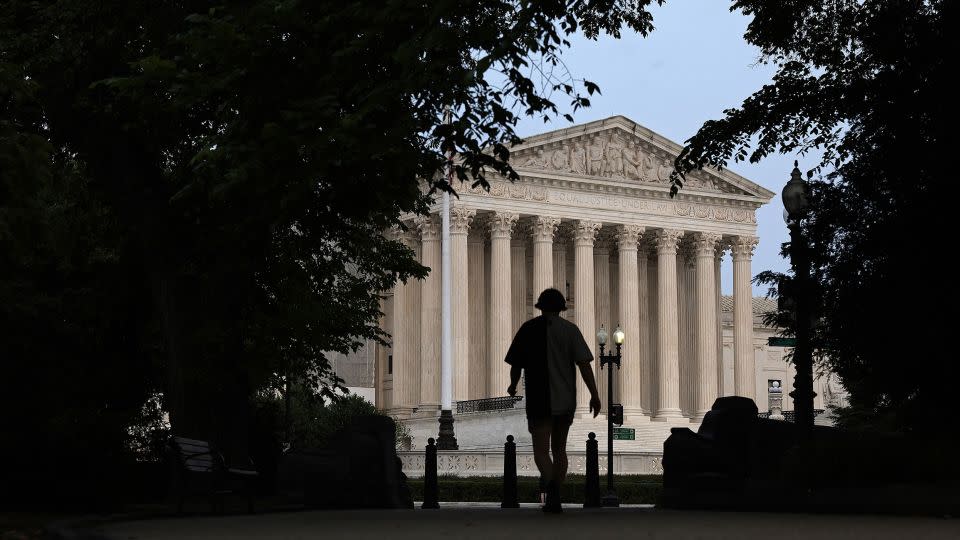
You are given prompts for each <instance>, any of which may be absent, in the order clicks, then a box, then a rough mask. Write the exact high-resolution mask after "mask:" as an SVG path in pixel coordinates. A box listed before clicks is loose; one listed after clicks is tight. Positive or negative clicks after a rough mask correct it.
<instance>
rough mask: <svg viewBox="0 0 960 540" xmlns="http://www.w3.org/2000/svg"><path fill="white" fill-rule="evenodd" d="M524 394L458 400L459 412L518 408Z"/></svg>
mask: <svg viewBox="0 0 960 540" xmlns="http://www.w3.org/2000/svg"><path fill="white" fill-rule="evenodd" d="M522 400H523V396H504V397H495V398H484V399H471V400H467V401H458V402H457V414H463V413H473V412H490V411H506V410H509V409H513V408H516V405H517V403H519V402H520V401H522Z"/></svg>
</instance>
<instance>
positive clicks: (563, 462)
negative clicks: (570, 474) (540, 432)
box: [550, 416, 572, 485]
mask: <svg viewBox="0 0 960 540" xmlns="http://www.w3.org/2000/svg"><path fill="white" fill-rule="evenodd" d="M571 422H572V418H568V417H567V416H554V417H553V426H552V428H553V429H552V430H551V437H550V438H551V441H550V443H551V449H552V450H553V478H554V479H555V480H556V482H557V485H562V484H563V482H564V481H565V480H566V479H567V435H568V434H569V433H570V424H571Z"/></svg>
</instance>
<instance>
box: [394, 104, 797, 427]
mask: <svg viewBox="0 0 960 540" xmlns="http://www.w3.org/2000/svg"><path fill="white" fill-rule="evenodd" d="M679 151H680V146H679V145H678V144H676V143H673V142H671V141H669V140H667V139H665V138H663V137H661V136H659V135H657V134H655V133H653V132H651V131H649V130H647V129H646V128H643V127H641V126H639V125H637V124H636V123H634V122H632V121H631V120H629V119H627V118H624V117H622V116H615V117H611V118H607V119H605V120H600V121H596V122H590V123H587V124H583V125H578V126H574V127H570V128H566V129H561V130H557V131H552V132H549V133H544V134H541V135H537V136H533V137H530V138H528V139H527V140H526V141H525V142H524V143H523V144H522V145H519V146H517V147H514V148H513V149H512V157H511V161H512V162H513V163H514V164H515V169H516V171H517V172H518V173H519V175H520V180H518V181H516V182H514V183H510V182H508V181H506V180H504V179H502V178H499V177H496V176H493V175H491V176H490V177H488V179H489V181H490V190H489V191H486V190H483V189H479V188H478V189H465V190H462V191H461V192H460V197H459V199H454V200H455V203H454V204H453V207H452V209H451V220H450V221H451V236H450V240H451V246H450V247H451V258H452V276H453V285H452V288H453V290H452V313H451V321H452V329H453V349H452V358H453V360H452V365H453V399H454V401H464V400H472V399H479V398H489V397H501V396H505V395H506V388H507V385H508V382H509V371H508V366H506V364H504V363H503V357H504V354H505V352H506V350H507V347H508V346H509V344H510V341H511V339H512V337H513V334H514V333H515V332H516V330H517V328H518V327H519V325H520V324H522V322H523V321H525V320H527V319H529V318H531V317H533V316H536V315H537V314H538V313H539V312H538V311H537V310H535V309H534V308H533V304H534V303H535V300H536V297H537V295H538V294H539V292H540V291H541V290H542V289H544V288H547V287H551V286H552V287H555V288H557V289H559V290H560V291H562V292H564V294H565V295H566V297H567V302H568V307H569V310H568V311H566V312H565V313H564V317H566V318H568V319H569V320H572V321H574V322H575V323H576V324H577V325H578V326H579V327H580V329H581V331H582V332H583V334H584V337H585V338H586V339H587V342H588V344H590V346H591V348H592V349H594V353H595V354H596V352H597V351H596V349H597V347H596V343H595V342H596V339H595V337H594V336H595V335H596V332H597V329H598V328H599V326H600V325H601V324H603V325H604V326H605V327H606V328H608V329H612V328H614V327H616V326H617V325H618V324H619V325H620V326H621V327H622V328H623V330H624V332H625V334H626V340H625V344H624V347H623V366H622V369H621V371H620V372H619V373H618V374H617V377H616V378H615V381H614V385H613V388H609V389H608V388H606V374H605V373H601V372H600V371H599V363H595V364H596V367H597V370H598V372H597V379H598V382H599V381H603V384H602V385H601V391H602V392H603V393H604V396H605V393H606V392H610V391H612V392H614V397H615V401H617V402H620V403H622V404H623V405H624V412H625V416H626V423H627V424H638V423H646V422H655V423H662V424H663V426H664V427H667V426H670V425H687V426H689V425H690V423H691V422H698V421H699V420H700V419H701V418H702V417H703V415H704V413H705V412H706V411H707V410H709V408H710V405H711V404H712V403H713V400H714V399H715V398H716V397H718V396H721V395H729V394H737V395H743V396H747V397H751V398H753V399H754V400H755V401H756V402H757V404H758V407H759V408H760V410H765V408H766V401H767V379H765V377H766V375H764V366H765V365H766V364H765V360H766V357H763V359H762V360H761V361H758V358H759V357H760V356H761V355H760V354H759V353H758V346H760V347H761V348H762V350H764V351H767V348H766V345H765V341H764V342H763V343H761V341H760V340H765V337H764V336H760V335H758V332H757V328H759V327H758V326H757V322H758V320H757V315H756V313H755V311H756V310H755V307H756V306H755V305H754V304H755V299H754V298H753V296H752V293H751V290H752V289H751V283H750V280H751V277H752V269H751V259H752V255H753V250H754V248H755V246H756V244H757V230H756V229H757V224H756V217H755V212H756V210H757V209H758V208H759V207H760V206H761V205H763V204H765V203H767V202H768V201H769V200H770V199H771V198H772V197H773V196H774V193H773V192H771V191H769V190H767V189H765V188H763V187H761V186H759V185H757V184H755V183H753V182H751V181H749V180H747V179H746V178H743V177H741V176H739V175H737V174H735V173H732V172H730V171H728V170H723V171H715V170H704V171H699V172H696V173H694V174H692V175H691V176H690V178H689V179H688V181H687V182H686V184H685V187H684V188H683V189H682V190H681V191H680V193H679V194H678V195H677V196H676V197H673V198H671V197H670V196H669V188H670V184H669V174H670V172H671V171H672V161H673V159H674V157H675V156H676V155H677V153H679ZM438 212H439V205H437V206H436V207H435V208H434V215H431V216H420V217H417V218H416V219H411V220H410V223H409V227H408V230H407V231H404V232H398V233H397V234H398V236H399V237H400V238H401V239H402V241H404V242H406V243H407V244H408V245H409V246H410V247H411V248H413V250H414V251H415V252H416V253H417V254H418V256H420V258H421V261H422V263H423V264H424V265H425V266H428V267H430V268H431V269H432V270H433V271H432V272H431V274H430V276H429V277H428V278H427V279H426V280H424V281H422V282H415V281H410V282H408V283H406V284H398V285H397V287H396V288H395V290H394V291H393V293H392V295H389V296H388V297H387V298H386V299H385V301H384V309H383V311H384V313H385V314H386V315H385V317H384V319H383V321H382V324H383V326H384V327H385V329H386V330H387V331H388V332H389V333H390V334H391V335H392V336H393V343H392V347H377V353H376V357H377V373H378V376H377V377H376V381H375V385H376V388H377V391H376V393H377V400H378V401H377V405H378V407H380V408H381V409H384V410H386V411H388V412H389V413H390V414H391V415H394V416H396V417H398V418H400V419H409V420H415V419H428V418H432V417H435V416H436V415H437V414H438V405H439V396H440V287H439V285H440V284H439V281H440V280H439V269H440V247H441V246H440V235H439V232H440V220H439V216H438V215H437V213H438ZM725 253H730V254H731V255H732V258H733V276H732V278H733V297H732V310H731V316H732V320H730V321H728V322H727V324H728V325H729V334H730V335H729V336H727V335H726V332H725V329H724V326H723V325H724V321H723V314H724V313H725V312H724V306H723V305H721V302H722V299H721V295H720V282H721V279H722V278H723V276H721V274H720V259H721V257H722V256H723V255H724V254H725ZM726 307H728V308H729V307H730V306H726ZM761 327H762V323H761ZM771 334H772V332H771ZM780 354H781V357H782V351H781V353H780ZM727 356H730V360H732V361H731V362H725V361H724V359H725V358H726V357H727ZM790 379H792V377H790ZM782 383H783V384H784V385H785V386H787V383H788V381H787V380H782ZM785 390H786V391H789V390H788V389H786V388H785ZM578 398H579V399H578V408H579V410H580V412H581V413H582V415H581V416H585V415H586V413H587V398H588V395H587V392H586V388H585V387H583V385H582V383H581V387H580V388H579V389H578ZM786 401H787V400H784V403H785V405H786ZM603 402H604V403H606V398H605V397H604V401H603ZM501 444H502V443H501Z"/></svg>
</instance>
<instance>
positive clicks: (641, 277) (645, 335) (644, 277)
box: [620, 241, 653, 415]
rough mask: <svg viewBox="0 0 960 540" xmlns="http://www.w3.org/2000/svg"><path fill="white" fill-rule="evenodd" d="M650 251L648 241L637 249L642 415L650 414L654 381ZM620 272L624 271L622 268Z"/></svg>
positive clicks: (639, 389)
mask: <svg viewBox="0 0 960 540" xmlns="http://www.w3.org/2000/svg"><path fill="white" fill-rule="evenodd" d="M649 250H650V248H649V245H648V244H647V242H646V241H644V242H642V243H641V244H640V246H639V248H638V249H637V295H638V300H639V305H638V310H639V311H638V314H639V316H638V317H637V320H638V322H639V329H640V386H639V387H638V388H637V389H636V390H637V391H639V392H640V407H641V413H642V414H645V415H649V414H650V381H651V380H652V376H651V375H652V373H651V367H650V359H651V358H653V337H652V336H651V332H650V323H651V317H650V290H649V285H648V282H649V277H648V276H649V265H648V263H647V256H648V255H649ZM621 264H622V263H621ZM620 271H621V272H622V271H623V268H622V267H621V270H620ZM620 294H621V295H622V294H623V293H622V292H621V293H620ZM621 388H622V386H621Z"/></svg>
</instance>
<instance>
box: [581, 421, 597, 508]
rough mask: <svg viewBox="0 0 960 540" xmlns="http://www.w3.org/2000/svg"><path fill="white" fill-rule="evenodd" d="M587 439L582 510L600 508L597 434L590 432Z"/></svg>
mask: <svg viewBox="0 0 960 540" xmlns="http://www.w3.org/2000/svg"><path fill="white" fill-rule="evenodd" d="M589 437H590V438H589V439H587V485H586V487H585V489H584V494H583V507H584V508H600V456H599V452H600V451H599V449H598V447H597V434H596V433H594V432H592V431H591V432H590V435H589Z"/></svg>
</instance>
